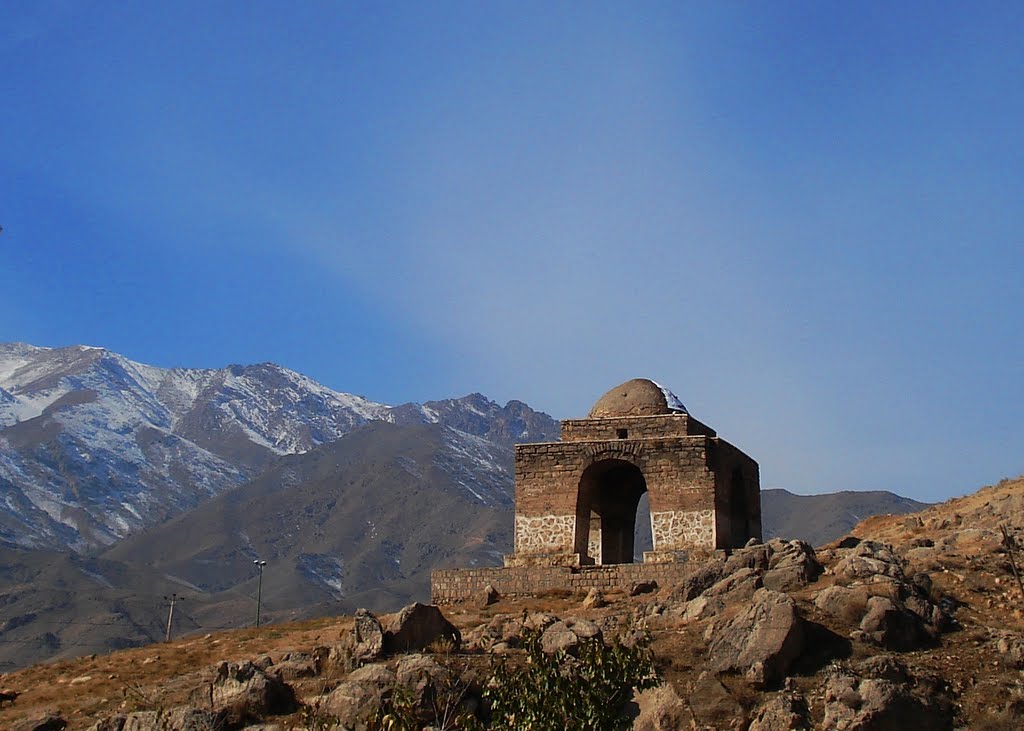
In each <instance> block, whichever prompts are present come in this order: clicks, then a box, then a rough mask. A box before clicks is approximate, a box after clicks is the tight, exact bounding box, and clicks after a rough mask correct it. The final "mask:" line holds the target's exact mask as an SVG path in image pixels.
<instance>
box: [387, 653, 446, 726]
mask: <svg viewBox="0 0 1024 731" xmlns="http://www.w3.org/2000/svg"><path fill="white" fill-rule="evenodd" d="M395 682H396V684H397V685H400V686H402V687H403V688H405V689H406V691H408V692H409V695H410V697H411V699H412V703H413V706H414V708H415V710H416V715H417V717H418V718H419V719H420V720H421V721H428V720H431V719H432V718H433V701H434V699H435V698H437V696H438V692H439V691H440V690H442V689H443V688H445V687H446V685H448V684H449V683H450V673H449V672H448V670H446V669H445V668H443V667H442V666H441V665H439V664H438V663H437V662H436V661H435V660H434V659H433V658H432V657H430V656H429V655H406V656H405V657H403V658H402V659H401V660H400V661H399V662H398V666H397V667H396V668H395Z"/></svg>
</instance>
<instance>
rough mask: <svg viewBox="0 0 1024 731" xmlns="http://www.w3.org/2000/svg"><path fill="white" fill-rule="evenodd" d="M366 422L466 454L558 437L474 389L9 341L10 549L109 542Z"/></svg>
mask: <svg viewBox="0 0 1024 731" xmlns="http://www.w3.org/2000/svg"><path fill="white" fill-rule="evenodd" d="M370 421H394V422H399V423H406V424H407V423H432V422H438V423H441V424H443V425H446V426H451V427H453V428H454V429H455V430H456V431H455V432H453V433H454V434H455V435H456V438H457V439H459V440H460V441H461V442H464V444H462V445H460V449H463V450H465V451H466V453H467V455H471V454H473V453H474V451H476V452H479V451H480V445H479V444H478V445H476V446H475V447H474V439H481V438H482V439H486V440H488V441H490V442H495V443H499V444H503V445H504V444H508V443H509V442H510V441H512V440H520V441H526V440H531V439H533V440H537V439H546V438H551V437H553V436H554V435H555V434H557V424H556V423H555V422H554V421H553V420H552V419H551V418H550V417H548V416H547V415H544V414H539V413H537V412H534V411H533V410H532V409H529V407H527V406H526V405H525V404H521V403H519V402H510V403H509V404H508V405H507V406H505V407H501V406H499V405H498V404H495V403H493V402H491V401H488V400H487V399H485V398H484V397H482V396H479V395H478V394H474V395H472V396H468V397H466V398H465V399H451V400H448V401H443V402H428V403H426V404H424V405H422V406H421V405H417V404H406V405H403V406H400V407H390V406H387V405H384V404H379V403H374V402H372V401H368V400H367V399H364V398H361V397H359V396H353V395H350V394H345V393H340V392H337V391H333V390H331V389H329V388H326V387H324V386H322V385H320V384H319V383H317V382H315V381H313V380H312V379H310V378H307V377H306V376H303V375H301V374H299V373H296V372H294V371H291V370H288V369H287V368H283V367H281V366H277V365H274V364H272V363H262V364H258V365H252V366H236V365H232V366H228V367H226V368H221V369H184V368H173V369H164V368H156V367H153V366H148V365H145V364H142V363H137V362H135V361H132V360H129V359H128V358H125V357H123V356H121V355H118V354H117V353H113V352H111V351H109V350H106V349H103V348H94V347H88V346H72V347H66V348H41V347H36V346H32V345H25V344H21V343H13V344H0V494H2V496H3V502H2V503H0V543H6V544H11V545H18V546H24V547H33V548H40V547H46V548H72V549H74V550H79V551H81V550H87V549H90V548H96V547H99V546H102V545H108V544H111V543H113V542H114V541H116V540H118V539H119V538H122V537H124V536H125V535H127V534H128V533H131V532H134V531H137V530H139V529H142V528H145V527H148V526H151V525H154V524H156V523H159V522H162V521H163V520H165V519H167V518H168V517H171V516H173V515H176V514H178V513H181V512H183V511H184V510H187V509H189V508H192V507H194V506H196V505H197V504H199V503H201V502H202V501H204V500H207V499H209V498H211V497H212V496H214V495H216V494H218V493H221V492H223V491H224V490H226V489H228V488H231V487H235V486H238V485H240V484H242V483H244V482H246V481H248V480H250V479H252V478H253V477H255V476H256V475H258V474H259V473H260V472H262V471H263V470H264V469H265V468H266V467H267V466H268V465H269V464H270V463H271V462H273V461H274V460H275V459H276V458H278V457H279V456H281V455H286V454H297V453H303V452H306V451H309V450H310V449H312V448H314V447H316V446H318V445H321V444H325V443H328V442H332V441H334V440H336V439H338V438H340V437H342V436H344V435H345V434H347V433H349V432H351V431H352V430H353V429H355V428H357V427H359V426H361V425H363V424H366V423H367V422H370Z"/></svg>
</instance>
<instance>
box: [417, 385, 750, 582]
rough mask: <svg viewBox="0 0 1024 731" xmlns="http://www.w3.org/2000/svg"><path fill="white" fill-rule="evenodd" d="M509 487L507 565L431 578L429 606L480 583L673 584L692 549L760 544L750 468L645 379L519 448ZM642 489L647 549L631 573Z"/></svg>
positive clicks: (740, 455)
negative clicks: (511, 526) (556, 436)
mask: <svg viewBox="0 0 1024 731" xmlns="http://www.w3.org/2000/svg"><path fill="white" fill-rule="evenodd" d="M515 481H516V495H515V499H516V512H515V550H514V553H512V554H511V555H509V556H506V557H505V568H504V569H475V570H472V571H461V572H460V571H459V570H447V571H436V572H434V576H433V593H434V599H435V601H450V600H453V599H458V598H463V597H464V596H468V595H469V593H470V592H472V591H473V590H474V588H475V587H477V585H480V586H482V583H483V582H486V583H491V584H493V585H494V586H495V587H496V588H497V589H498V590H499V591H501V592H502V593H512V594H516V593H529V592H530V591H531V590H534V589H538V590H542V589H544V588H558V587H559V586H561V587H563V588H571V587H576V588H588V587H589V586H598V587H600V588H611V587H613V586H615V585H616V584H622V583H628V582H629V581H632V580H641V579H646V578H655V579H661V580H662V581H665V580H666V579H668V580H671V577H672V576H675V575H679V574H681V570H682V569H683V568H684V566H683V564H684V563H685V561H686V560H687V558H688V557H689V556H690V555H691V554H693V553H694V552H695V551H696V552H699V553H707V552H712V551H715V550H722V549H730V548H736V547H740V546H743V545H744V544H745V543H746V542H747V541H748V540H749V539H750V538H756V539H758V540H760V539H761V494H760V480H759V475H758V467H757V463H756V462H755V461H754V460H752V459H751V458H750V457H748V456H747V455H746V454H744V453H743V452H741V451H740V450H739V449H737V448H736V447H734V446H732V445H731V444H729V443H728V442H726V441H725V440H723V439H721V438H719V437H718V435H717V434H716V433H715V431H714V430H713V429H711V428H710V427H708V426H707V425H705V424H702V423H701V422H700V421H697V420H696V419H694V418H693V417H692V416H690V414H689V413H688V412H687V410H686V408H685V407H684V406H683V404H682V403H681V402H680V401H679V399H678V398H676V396H675V395H674V394H673V393H672V392H671V391H669V390H668V389H666V388H663V387H662V386H659V385H658V384H657V383H655V382H654V381H650V380H647V379H634V380H632V381H627V382H626V383H623V384H622V385H620V386H616V387H615V388H613V389H612V390H611V391H609V392H608V393H606V394H605V395H604V396H602V397H601V398H600V399H599V400H598V401H597V403H596V404H594V407H593V408H592V409H591V410H590V413H589V415H588V416H587V418H585V419H566V420H563V421H562V438H561V441H558V442H549V443H541V444H519V445H516V459H515ZM645 493H646V494H647V497H648V501H649V505H650V530H651V538H652V542H653V550H651V551H647V552H645V553H644V554H643V561H642V563H639V564H637V565H636V566H635V568H629V567H628V566H629V564H633V562H634V548H635V547H634V535H635V530H636V520H637V507H638V504H639V501H640V498H641V496H643V495H644V494H645ZM549 574H550V575H549Z"/></svg>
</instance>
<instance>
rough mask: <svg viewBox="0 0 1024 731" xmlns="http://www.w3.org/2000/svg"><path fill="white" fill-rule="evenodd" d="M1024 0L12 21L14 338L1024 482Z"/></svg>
mask: <svg viewBox="0 0 1024 731" xmlns="http://www.w3.org/2000/svg"><path fill="white" fill-rule="evenodd" d="M1021 38H1024V5H1022V4H1020V3H991V4H989V3H970V4H967V3H948V4H947V3H935V2H929V3H909V2H908V3H899V4H892V3H821V2H807V3H796V2H791V3H730V2H721V3H710V2H709V3H692V4H685V3H656V4H643V3H628V4H627V3H621V4H604V3H572V4H570V3H549V2H545V3H525V2H515V3H408V4H404V3H386V4H385V3H376V2H375V3H334V2H331V3H315V2H304V3H266V2H249V3H210V2H202V3H199V2H195V3H192V2H178V3H144V2H137V3H112V2H110V3H107V2H91V3H86V2H20V1H19V2H9V3H4V4H3V5H0V100H2V113H0V225H2V226H4V228H5V231H4V232H3V234H2V235H0V313H2V317H0V340H4V341H8V340H20V341H26V342H32V343H35V344H40V345H64V344H72V343H87V344H92V345H103V346H106V347H109V348H111V349H113V350H116V351H118V352H121V353H124V354H125V355H127V356H129V357H131V358H134V359H136V360H141V361H144V362H149V363H153V364H156V365H163V366H176V365H181V366H206V367H214V366H221V365H224V364H227V363H232V362H235V363H246V362H257V361H264V360H272V361H275V362H279V363H282V364H285V365H287V366H289V367H291V368H294V369H296V370H299V371H301V372H304V373H307V374H308V375H310V376H312V377H314V378H316V379H318V380H320V381H322V382H324V383H325V384H327V385H329V386H331V387H333V388H337V389H339V390H344V391H350V392H354V393H360V394H362V395H365V396H367V397H370V398H373V399H377V400H380V401H384V402H389V403H398V402H402V401H408V400H417V401H422V400H427V399H433V398H443V397H447V396H452V395H462V394H465V393H468V392H471V391H481V392H483V393H485V394H487V395H488V396H490V397H492V398H494V399H496V400H500V401H504V400H507V399H511V398H518V399H521V400H524V401H527V402H528V403H530V404H531V405H533V406H534V407H536V408H539V409H543V410H545V411H548V412H549V413H551V414H552V415H554V416H556V417H570V416H582V415H584V414H585V413H586V411H587V410H588V409H589V407H590V405H591V403H592V402H593V401H594V400H596V398H597V397H598V396H600V395H601V394H602V393H603V392H604V391H605V390H607V389H608V388H610V387H611V386H613V385H615V384H617V383H619V382H621V381H624V380H626V379H627V378H631V377H635V376H646V377H652V378H655V379H656V380H658V381H660V382H662V383H665V384H666V385H668V386H670V387H671V388H672V389H673V390H675V391H676V393H677V394H678V395H679V396H680V398H681V399H682V400H683V402H684V403H686V404H687V406H688V407H689V408H690V410H691V411H692V412H693V413H694V415H696V416H697V417H698V418H701V419H703V420H705V421H707V422H708V423H710V424H712V425H713V426H715V427H716V428H718V430H719V432H720V433H721V434H722V435H723V436H724V437H726V438H727V439H730V440H731V441H733V442H735V443H736V444H738V445H739V446H741V447H742V448H744V449H745V450H747V451H748V452H749V453H750V454H751V455H752V456H754V457H755V458H756V459H758V460H759V461H760V463H761V469H762V485H763V486H765V487H787V488H789V489H792V490H794V491H798V492H823V491H832V490H839V489H889V490H894V491H896V492H899V493H901V494H905V495H909V496H911V497H916V498H920V499H931V500H935V499H942V498H945V497H948V496H950V495H953V494H958V493H963V492H967V491H969V490H972V489H974V488H975V487H977V486H979V485H981V484H986V483H990V482H994V481H996V480H998V479H1000V478H1001V477H1004V476H1011V475H1016V474H1019V473H1021V472H1024V449H1022V446H1024V418H1022V411H1021V407H1022V404H1024V337H1022V330H1024V328H1022V327H1021V325H1022V312H1024V207H1022V205H1021V200H1022V192H1024V191H1022V183H1024V172H1022V171H1024V166H1022V163H1024V135H1022V133H1021V130H1022V129H1024V85H1022V84H1021V79H1022V78H1024V43H1022V42H1021Z"/></svg>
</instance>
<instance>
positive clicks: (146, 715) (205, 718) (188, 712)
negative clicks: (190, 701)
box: [121, 707, 226, 731]
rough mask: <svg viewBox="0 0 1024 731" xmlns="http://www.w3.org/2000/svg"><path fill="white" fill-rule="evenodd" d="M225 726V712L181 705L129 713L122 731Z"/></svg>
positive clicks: (203, 729)
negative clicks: (168, 708) (167, 708)
mask: <svg viewBox="0 0 1024 731" xmlns="http://www.w3.org/2000/svg"><path fill="white" fill-rule="evenodd" d="M225 726H226V723H225V720H224V714H223V713H220V714H217V713H213V712H212V711H206V710H203V709H200V708H187V707H181V708H172V709H170V710H167V711H138V712H136V713H129V714H128V716H127V717H126V718H125V724H124V726H123V727H122V729H121V731H208V729H215V728H224V727H225Z"/></svg>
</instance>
